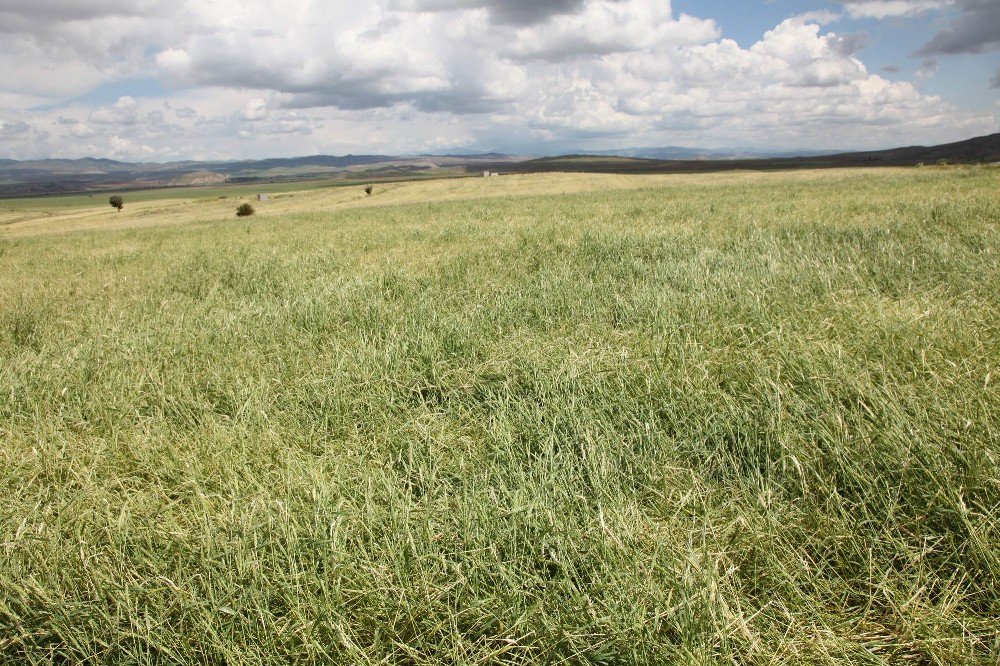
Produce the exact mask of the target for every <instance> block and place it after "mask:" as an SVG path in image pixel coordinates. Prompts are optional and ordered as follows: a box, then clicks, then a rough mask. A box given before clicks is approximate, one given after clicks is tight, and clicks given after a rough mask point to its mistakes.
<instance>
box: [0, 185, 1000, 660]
mask: <svg viewBox="0 0 1000 666" xmlns="http://www.w3.org/2000/svg"><path fill="white" fill-rule="evenodd" d="M547 178H554V177H551V176H548V177H547ZM559 178H563V179H565V182H566V183H570V182H571V181H572V179H573V178H574V176H571V175H567V176H560V177H559ZM501 180H505V181H506V180H507V179H501ZM512 182H513V181H512ZM642 182H645V181H642V180H641V179H636V180H635V182H633V183H632V186H633V187H635V186H636V184H637V183H638V184H640V187H639V189H631V190H613V191H603V192H585V193H579V194H569V195H550V196H533V197H503V196H492V197H487V198H480V199H473V200H465V201H433V200H430V201H424V202H416V203H412V204H400V205H392V206H390V205H379V204H378V202H377V201H376V200H377V198H378V197H372V198H371V203H372V205H370V206H367V207H361V208H357V209H351V210H334V211H330V212H305V211H309V210H311V209H313V206H314V204H315V201H316V200H314V199H311V198H310V196H312V195H309V194H302V195H301V196H297V197H296V202H301V210H302V211H303V212H298V213H294V212H293V213H290V214H283V215H281V216H273V215H272V216H268V214H267V212H266V211H261V214H260V215H258V216H257V217H256V218H254V219H253V220H249V221H242V220H241V221H236V220H228V221H226V222H223V223H220V222H215V221H213V222H207V221H204V222H198V221H197V217H196V216H195V217H193V219H192V221H191V222H190V223H189V224H185V225H183V226H171V227H163V228H146V229H143V230H141V231H140V230H135V229H131V230H130V229H124V230H122V229H113V230H107V229H95V230H93V231H91V232H74V233H67V234H62V235H59V234H55V235H53V234H49V235H44V236H42V235H38V236H31V235H27V236H13V235H12V236H9V237H3V236H0V439H2V441H3V446H2V448H0V590H2V594H0V659H2V660H4V661H7V662H11V663H13V662H22V663H144V664H152V663H206V664H218V663H231V664H237V663H289V662H292V661H295V662H301V663H330V662H335V663H371V664H374V663H410V664H432V663H463V664H484V663H600V664H629V663H649V664H653V663H657V664H661V663H662V664H667V663H761V664H765V663H766V664H803V663H815V664H833V663H838V664H844V663H846V664H890V663H926V664H958V663H970V664H971V663H982V664H987V663H995V660H996V658H997V655H998V653H1000V640H998V635H997V628H996V627H997V625H996V618H997V617H998V616H1000V603H998V593H997V582H998V574H1000V562H998V548H997V547H998V543H1000V533H998V532H1000V525H998V510H997V507H998V503H1000V492H998V490H1000V488H998V480H1000V475H998V462H1000V461H998V449H1000V447H998V441H1000V440H998V432H1000V395H998V390H997V383H998V382H1000V373H998V371H997V359H1000V311H998V305H997V302H998V301H997V296H998V294H1000V268H998V261H997V260H998V257H997V252H998V247H1000V243H998V241H1000V201H998V200H997V199H996V197H995V193H996V191H997V189H998V186H1000V174H997V173H996V172H995V171H988V170H967V171H933V172H930V171H926V170H925V171H921V172H920V173H919V174H917V173H914V172H909V173H903V172H858V173H857V174H844V173H831V174H826V175H823V176H820V177H813V176H808V177H803V176H797V175H794V174H784V175H782V174H776V175H769V176H767V177H747V176H732V177H714V178H708V179H706V184H704V185H698V184H692V182H691V181H690V180H684V179H677V181H676V182H677V184H676V185H671V184H670V183H671V182H673V181H670V180H661V181H656V182H657V183H658V184H657V185H656V186H655V187H648V188H642V187H641V183H642ZM464 186H466V185H463V184H462V183H461V182H459V183H455V182H443V183H441V184H439V185H438V186H437V187H439V188H440V197H441V198H448V197H450V196H451V193H452V188H455V187H464ZM476 186H477V187H482V186H481V185H478V184H477V185H476ZM422 187H423V188H425V189H423V190H421V193H422V194H421V196H428V195H427V192H428V190H427V189H426V188H427V187H428V186H427V184H424V185H423V186H422ZM429 192H430V196H432V195H433V193H434V191H433V189H431V190H429ZM316 196H319V195H316ZM366 203H367V202H366ZM112 213H113V211H112Z"/></svg>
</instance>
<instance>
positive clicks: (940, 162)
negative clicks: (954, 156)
mask: <svg viewBox="0 0 1000 666" xmlns="http://www.w3.org/2000/svg"><path fill="white" fill-rule="evenodd" d="M938 166H948V160H938Z"/></svg>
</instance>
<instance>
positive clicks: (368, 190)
mask: <svg viewBox="0 0 1000 666" xmlns="http://www.w3.org/2000/svg"><path fill="white" fill-rule="evenodd" d="M373 189H375V186H374V185H365V194H367V195H369V196H371V193H372V190H373Z"/></svg>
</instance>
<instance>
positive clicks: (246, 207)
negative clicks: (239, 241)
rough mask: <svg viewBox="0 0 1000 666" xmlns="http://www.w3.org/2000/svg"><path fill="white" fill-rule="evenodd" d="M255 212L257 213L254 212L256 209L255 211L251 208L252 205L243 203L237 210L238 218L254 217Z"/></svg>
mask: <svg viewBox="0 0 1000 666" xmlns="http://www.w3.org/2000/svg"><path fill="white" fill-rule="evenodd" d="M254 212H255V211H254V209H253V206H251V205H250V204H248V203H241V204H240V205H239V206H238V207H237V208H236V217H247V216H249V215H253V214H254Z"/></svg>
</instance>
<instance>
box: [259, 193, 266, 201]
mask: <svg viewBox="0 0 1000 666" xmlns="http://www.w3.org/2000/svg"><path fill="white" fill-rule="evenodd" d="M257 201H267V195H266V194H258V195H257Z"/></svg>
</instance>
